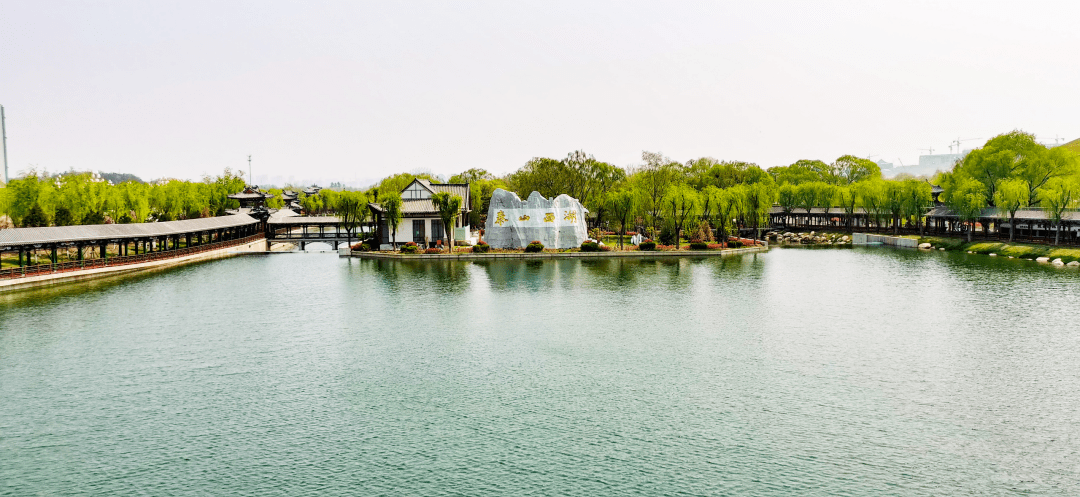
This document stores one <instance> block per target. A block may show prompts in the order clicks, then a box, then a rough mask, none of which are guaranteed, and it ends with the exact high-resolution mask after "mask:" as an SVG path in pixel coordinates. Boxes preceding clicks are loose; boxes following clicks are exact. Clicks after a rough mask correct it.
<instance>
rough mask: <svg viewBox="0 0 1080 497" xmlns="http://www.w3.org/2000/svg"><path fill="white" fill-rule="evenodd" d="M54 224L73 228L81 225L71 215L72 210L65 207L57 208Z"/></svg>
mask: <svg viewBox="0 0 1080 497" xmlns="http://www.w3.org/2000/svg"><path fill="white" fill-rule="evenodd" d="M53 224H55V225H56V226H73V225H76V224H79V223H78V221H77V220H76V219H75V217H74V216H73V215H72V214H71V209H68V208H67V206H65V205H61V206H60V207H57V208H56V214H55V215H54V216H53Z"/></svg>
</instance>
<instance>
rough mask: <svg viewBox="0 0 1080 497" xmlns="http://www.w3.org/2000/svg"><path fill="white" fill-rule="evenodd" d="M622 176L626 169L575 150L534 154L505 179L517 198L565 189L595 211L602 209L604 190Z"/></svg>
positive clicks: (552, 195)
mask: <svg viewBox="0 0 1080 497" xmlns="http://www.w3.org/2000/svg"><path fill="white" fill-rule="evenodd" d="M625 178H626V171H624V170H623V169H622V168H619V167H617V166H614V165H611V164H608V163H606V162H600V161H598V160H596V158H595V157H593V156H591V155H587V154H586V153H585V152H583V151H581V150H577V151H574V152H571V153H570V154H567V156H566V158H565V159H563V160H555V159H549V158H546V157H537V158H534V159H532V160H530V161H529V162H528V163H526V164H525V166H523V167H522V168H521V169H518V170H517V171H515V172H514V173H513V174H511V175H510V176H509V177H508V180H509V183H510V186H511V188H512V190H513V191H514V192H516V193H517V194H518V196H520V197H521V198H526V197H528V196H529V194H531V193H532V192H534V191H536V192H540V194H541V195H543V196H544V197H546V198H549V199H550V198H554V197H556V196H558V195H560V194H564V193H565V194H567V195H569V196H571V197H574V198H576V199H578V201H580V202H581V203H582V205H584V206H585V207H586V208H588V209H590V210H592V211H594V212H595V211H599V210H603V208H604V197H605V195H606V193H607V192H608V191H610V190H611V189H612V188H614V187H615V186H616V185H617V184H618V183H620V182H622V181H623V180H624V179H625Z"/></svg>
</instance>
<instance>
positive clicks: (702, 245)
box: [690, 240, 709, 250]
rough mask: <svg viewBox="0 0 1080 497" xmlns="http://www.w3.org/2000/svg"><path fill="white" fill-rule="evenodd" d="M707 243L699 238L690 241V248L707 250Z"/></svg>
mask: <svg viewBox="0 0 1080 497" xmlns="http://www.w3.org/2000/svg"><path fill="white" fill-rule="evenodd" d="M708 248H709V244H708V243H705V242H703V241H700V240H693V241H691V242H690V250H708Z"/></svg>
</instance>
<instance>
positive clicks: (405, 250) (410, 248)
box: [401, 242, 420, 254]
mask: <svg viewBox="0 0 1080 497" xmlns="http://www.w3.org/2000/svg"><path fill="white" fill-rule="evenodd" d="M419 251H420V247H417V246H416V242H409V243H406V244H405V245H402V246H401V253H402V254H415V253H417V252H419Z"/></svg>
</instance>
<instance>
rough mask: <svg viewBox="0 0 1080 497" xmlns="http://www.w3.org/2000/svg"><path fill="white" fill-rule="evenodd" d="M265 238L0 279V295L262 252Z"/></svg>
mask: <svg viewBox="0 0 1080 497" xmlns="http://www.w3.org/2000/svg"><path fill="white" fill-rule="evenodd" d="M266 243H267V242H266V239H265V238H261V239H258V240H253V241H250V242H247V243H241V244H238V245H233V246H228V247H222V248H219V249H215V250H208V251H206V252H198V253H195V254H191V255H186V256H180V257H173V258H167V259H159V260H155V261H148V262H140V263H135V264H119V265H115V266H105V267H96V268H90V269H78V270H74V271H63V272H52V273H45V274H39V275H34V276H22V277H14V278H4V279H0V292H7V291H18V290H29V289H33V288H41V287H46V286H53V285H63V284H65V283H77V282H83V281H88V280H94V279H101V278H111V277H121V276H129V275H137V274H145V273H149V272H153V271H160V270H163V269H168V268H172V267H176V266H182V265H185V264H191V263H194V262H202V261H208V260H214V259H223V258H226V257H233V256H237V255H244V254H259V253H265V252H266Z"/></svg>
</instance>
